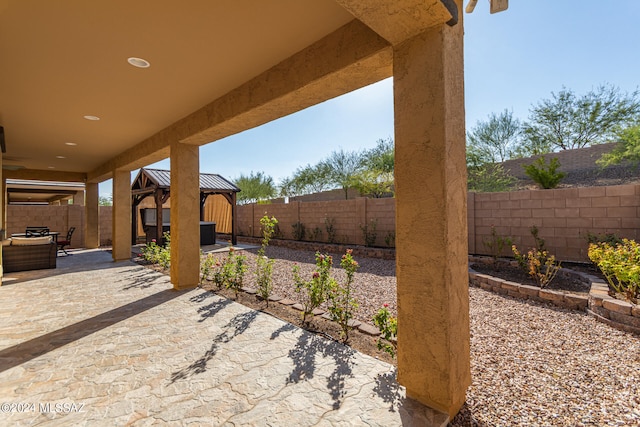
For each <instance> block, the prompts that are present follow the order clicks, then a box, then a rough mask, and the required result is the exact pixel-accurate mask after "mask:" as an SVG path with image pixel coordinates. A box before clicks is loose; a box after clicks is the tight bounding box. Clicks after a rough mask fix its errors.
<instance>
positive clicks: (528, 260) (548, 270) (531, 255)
mask: <svg viewBox="0 0 640 427" xmlns="http://www.w3.org/2000/svg"><path fill="white" fill-rule="evenodd" d="M530 231H531V235H532V236H533V239H534V242H535V243H534V244H535V248H532V249H530V250H529V251H528V252H527V253H526V254H522V253H520V251H519V250H518V248H517V247H516V245H512V246H511V250H512V251H513V255H514V257H515V259H516V261H518V265H520V267H521V268H522V269H523V270H524V272H525V273H526V274H528V275H529V276H530V277H531V278H532V279H534V280H535V281H536V283H537V284H538V286H540V288H541V289H544V288H545V287H546V286H547V285H548V284H549V283H551V281H552V280H553V279H554V278H555V277H556V274H557V273H558V271H559V270H560V267H561V266H560V262H559V261H556V257H555V256H554V255H552V254H551V253H549V251H547V250H546V249H545V246H544V239H542V238H541V237H540V236H538V232H539V230H538V227H536V226H535V225H532V226H531V229H530Z"/></svg>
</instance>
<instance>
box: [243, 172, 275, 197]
mask: <svg viewBox="0 0 640 427" xmlns="http://www.w3.org/2000/svg"><path fill="white" fill-rule="evenodd" d="M234 182H235V184H236V186H238V188H240V190H241V191H240V192H239V193H238V204H246V203H255V202H259V201H261V200H268V199H271V198H273V197H275V195H276V187H275V185H274V183H273V178H272V177H270V176H269V175H266V174H265V173H264V172H256V173H255V174H254V172H253V171H251V173H250V174H249V176H245V175H243V174H240V176H239V177H238V178H236V179H235V180H234Z"/></svg>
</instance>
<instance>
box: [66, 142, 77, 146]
mask: <svg viewBox="0 0 640 427" xmlns="http://www.w3.org/2000/svg"><path fill="white" fill-rule="evenodd" d="M64 145H68V146H70V147H75V146H76V145H78V144H76V143H75V142H65V143H64Z"/></svg>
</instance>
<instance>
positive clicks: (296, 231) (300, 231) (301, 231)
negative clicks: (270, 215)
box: [291, 221, 306, 240]
mask: <svg viewBox="0 0 640 427" xmlns="http://www.w3.org/2000/svg"><path fill="white" fill-rule="evenodd" d="M291 227H292V228H293V239H294V240H304V236H305V234H306V233H305V228H304V224H303V223H301V222H300V221H297V222H296V223H295V224H291Z"/></svg>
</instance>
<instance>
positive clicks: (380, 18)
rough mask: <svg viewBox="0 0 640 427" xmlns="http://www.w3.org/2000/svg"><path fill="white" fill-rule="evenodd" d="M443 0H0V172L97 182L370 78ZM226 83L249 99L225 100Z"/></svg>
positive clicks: (381, 73)
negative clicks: (2, 144)
mask: <svg viewBox="0 0 640 427" xmlns="http://www.w3.org/2000/svg"><path fill="white" fill-rule="evenodd" d="M451 4H452V1H451V0H429V1H418V0H398V1H394V2H389V1H385V0H368V1H364V0H335V1H334V0H313V1H304V2H302V1H299V0H278V1H269V2H266V1H260V0H217V1H210V0H190V1H189V2H188V3H180V2H175V1H168V0H161V1H154V2H131V1H126V0H93V1H90V2H87V1H84V0H66V1H64V2H57V1H34V0H0V58H2V63H3V66H2V67H0V126H2V127H3V128H4V133H5V139H6V153H4V154H3V169H5V171H4V172H5V173H4V176H5V177H8V178H34V177H35V178H37V179H54V180H75V181H84V180H87V178H88V180H89V181H90V182H97V181H100V180H104V179H107V178H110V177H111V176H110V174H111V173H112V171H113V170H116V169H129V170H133V169H135V168H138V167H142V166H145V165H147V164H149V163H152V162H154V161H158V160H161V159H163V158H166V157H167V155H168V143H169V141H168V140H167V138H178V140H179V141H182V142H188V143H192V144H198V145H202V144H206V143H209V142H212V141H215V140H216V139H220V138H222V137H224V136H228V135H230V134H233V133H237V132H240V131H242V130H245V129H247V128H250V127H254V126H258V125H260V124H263V123H265V122H267V121H269V120H273V119H276V118H278V117H281V116H283V115H286V114H290V113H293V112H295V111H298V110H300V109H303V108H306V107H308V106H311V105H314V104H316V103H318V102H322V101H324V100H326V99H330V98H332V97H335V96H338V95H341V94H343V93H346V92H349V91H351V90H354V89H357V88H359V87H362V86H365V85H367V84H370V83H374V82H375V81H378V80H380V79H382V78H385V77H388V76H390V75H391V73H392V71H391V56H392V54H391V50H390V49H388V47H389V46H390V45H391V44H392V43H393V44H395V43H397V42H399V41H402V39H403V38H406V37H409V36H411V35H412V34H417V33H418V32H421V31H423V30H424V28H428V27H429V26H430V25H436V24H438V23H442V22H445V21H447V20H449V19H450V18H451V15H450V14H449V11H448V10H447V5H448V6H449V7H451ZM186 5H188V6H186ZM354 16H357V17H358V19H355V18H354ZM322 40H326V41H325V42H324V43H323V42H322ZM130 57H139V58H143V59H145V60H147V61H149V63H150V64H151V66H150V67H149V68H146V69H141V68H135V67H134V66H132V65H130V64H129V63H128V62H127V59H128V58H130ZM324 57H326V58H324ZM311 60H313V61H311ZM312 62H313V64H312ZM318 64H319V65H318ZM323 64H331V65H330V67H333V68H331V69H329V65H327V66H326V69H323V66H324V65H323ZM310 68H311V69H312V70H313V72H311V73H310V72H309V69H310ZM341 68H344V69H349V71H348V73H343V74H345V75H341V76H340V78H339V79H335V78H334V80H330V79H328V78H327V76H328V75H330V74H332V73H333V74H339V72H340V69H341ZM316 69H317V70H316ZM314 73H315V74H314ZM273 80H279V81H287V82H293V83H292V84H291V85H290V86H291V87H286V88H280V89H278V88H275V89H274V88H272V87H270V86H271V85H272V82H273ZM319 87H322V90H320V89H319ZM238 88H241V89H242V90H240V91H238ZM267 88H268V89H267ZM309 88H312V90H309ZM234 90H236V91H238V92H239V93H240V94H242V96H244V95H245V94H247V93H251V94H252V95H251V99H249V100H247V99H241V100H240V101H242V102H241V103H244V104H247V105H248V104H251V103H252V102H253V103H254V104H255V105H250V107H251V108H245V107H246V106H245V107H243V108H244V109H242V110H239V111H238V110H237V109H236V110H234V107H235V105H237V104H238V97H235V98H234V97H233V96H230V94H233V93H234ZM278 90H281V91H282V93H278ZM261 92H262V93H261ZM307 92H313V93H312V94H311V93H307ZM254 93H255V94H256V95H255V96H253V94H254ZM225 97H226V98H225ZM292 97H294V98H295V100H292ZM278 98H280V99H281V101H280V104H279V105H275V106H274V105H270V106H269V107H268V108H263V110H262V111H259V112H258V113H256V112H255V111H249V110H251V109H252V108H253V109H254V110H255V109H258V107H260V106H263V104H266V103H268V102H270V101H272V100H273V99H278ZM240 113H246V114H245V115H244V116H242V117H240V116H241V114H240ZM85 116H96V117H99V118H100V120H97V121H92V120H87V119H86V118H84V117H85ZM194 117H195V118H196V119H198V118H202V117H205V119H206V120H205V121H206V126H202V125H200V126H193V122H194V120H192V119H194ZM234 120H236V122H235V123H234ZM168 130H170V131H171V132H169V133H167V131H168ZM174 140H175V139H174ZM34 171H35V172H34ZM74 173H75V174H74Z"/></svg>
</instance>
